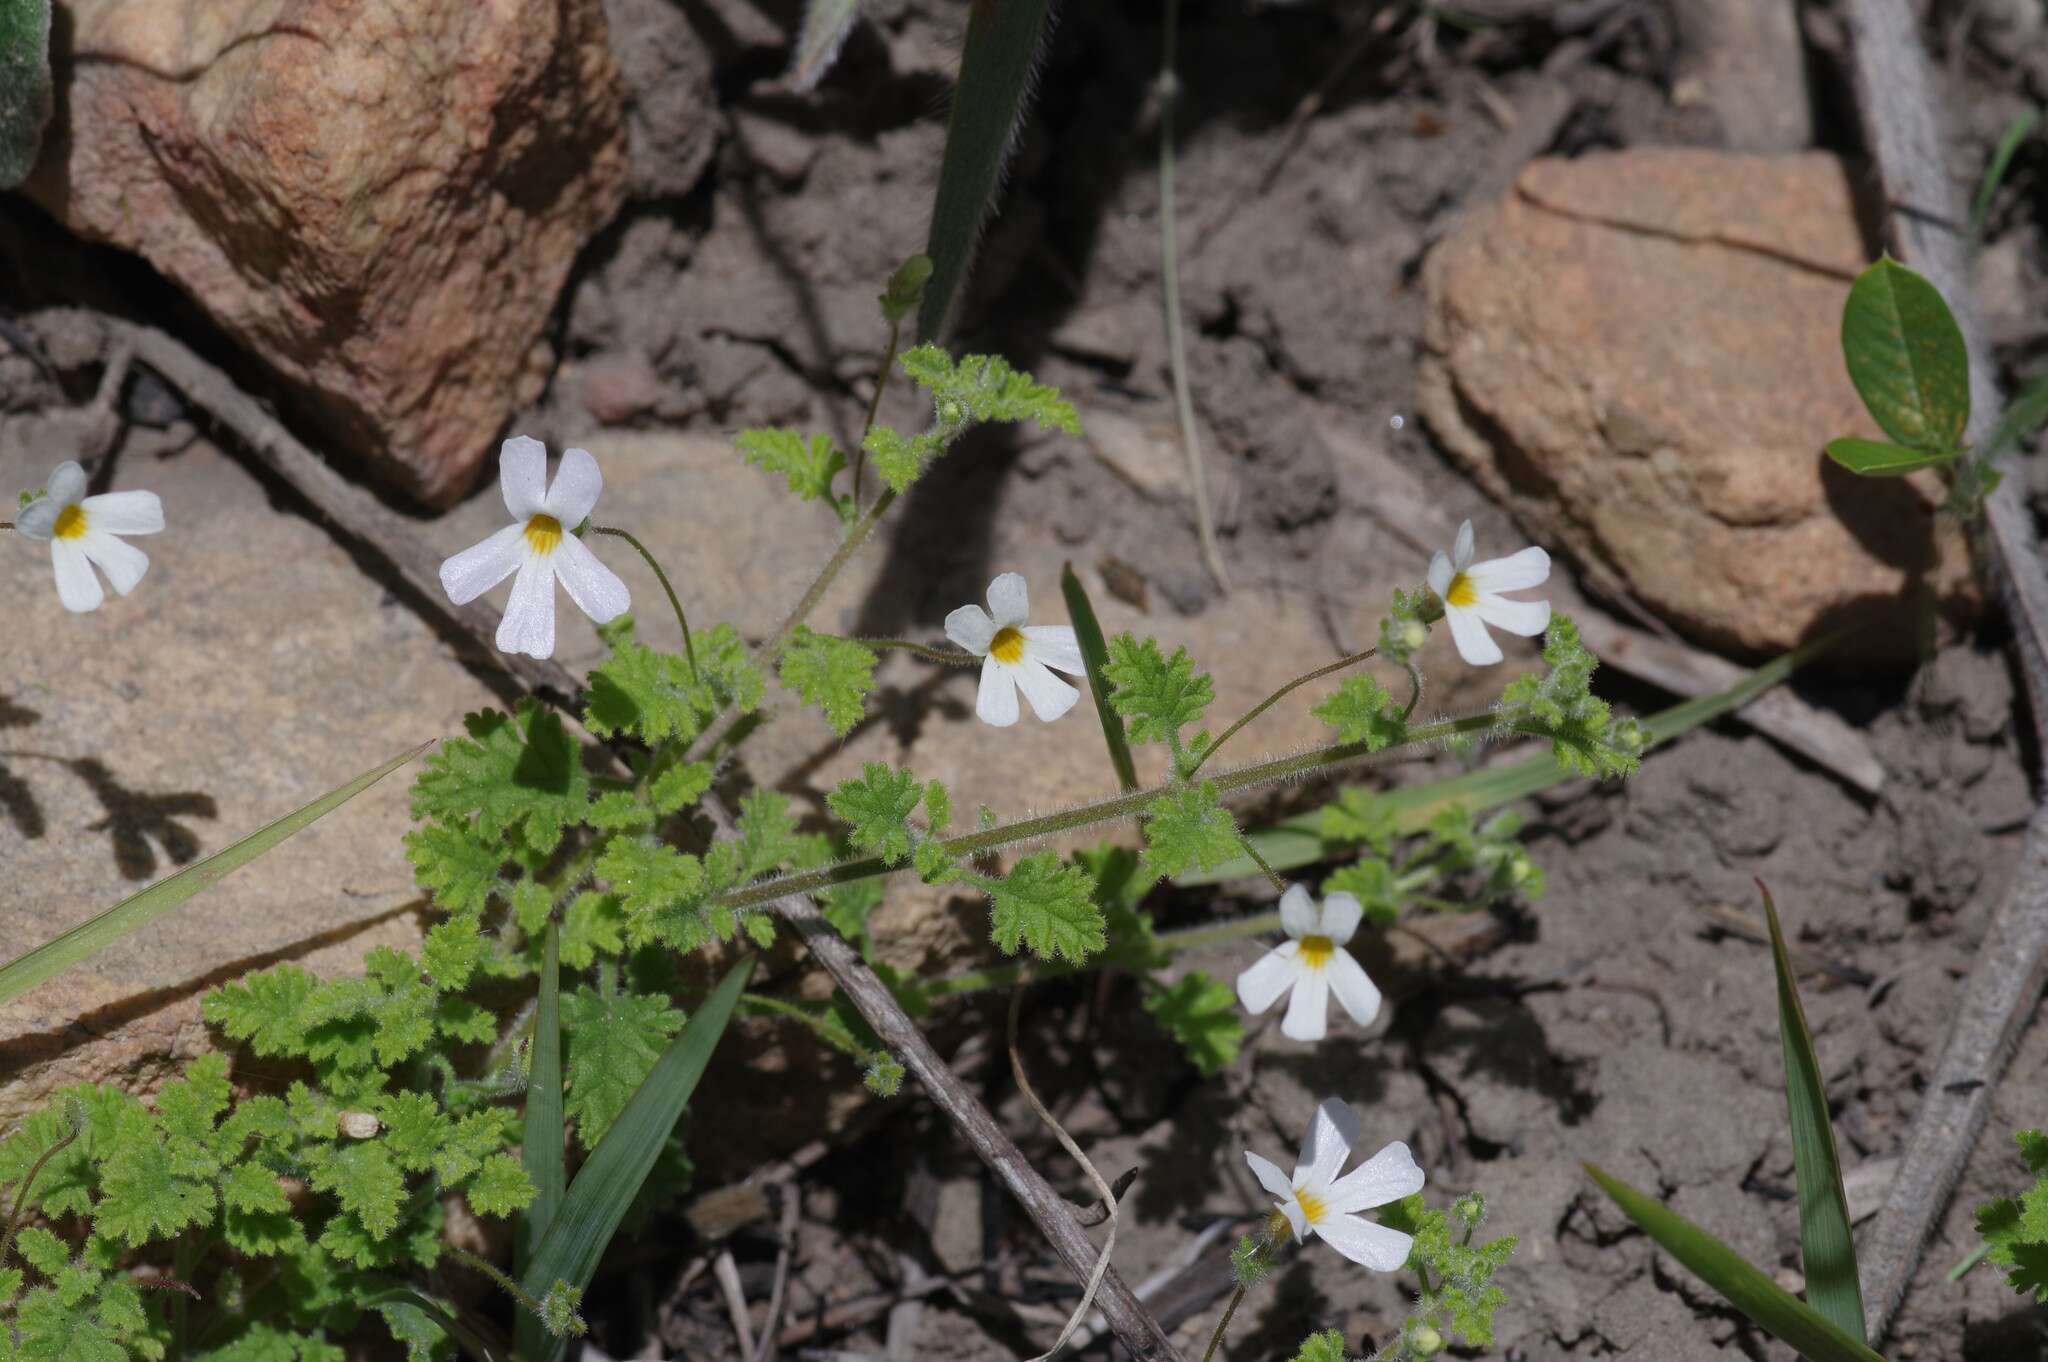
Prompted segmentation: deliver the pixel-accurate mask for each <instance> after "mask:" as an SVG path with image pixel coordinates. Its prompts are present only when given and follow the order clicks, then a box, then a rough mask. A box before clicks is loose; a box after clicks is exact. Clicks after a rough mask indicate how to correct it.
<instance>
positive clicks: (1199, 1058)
mask: <svg viewBox="0 0 2048 1362" xmlns="http://www.w3.org/2000/svg"><path fill="white" fill-rule="evenodd" d="M1145 1010H1146V1011H1147V1012H1149V1013H1151V1014H1152V1020H1153V1021H1155V1022H1158V1023H1159V1025H1160V1026H1161V1027H1163V1028H1165V1030H1166V1033H1167V1034H1168V1035H1170V1036H1172V1037H1173V1038H1174V1039H1175V1040H1176V1041H1179V1042H1180V1046H1181V1048H1182V1049H1183V1050H1185V1051H1187V1056H1188V1059H1189V1060H1190V1061H1191V1062H1192V1063H1193V1064H1194V1066H1195V1068H1196V1069H1197V1070H1199V1071H1200V1072H1201V1074H1202V1076H1203V1077H1204V1078H1208V1077H1211V1076H1213V1075H1215V1074H1218V1073H1221V1072H1222V1071H1223V1070H1224V1069H1226V1068H1228V1067H1229V1066H1230V1062H1231V1061H1232V1060H1234V1059H1236V1058H1237V1055H1238V1051H1239V1050H1241V1049H1242V1048H1243V1047H1244V1017H1243V1014H1242V1012H1241V1011H1240V1010H1239V1008H1238V1004H1237V990H1236V989H1234V988H1232V987H1231V986H1230V985H1229V984H1226V983H1223V982H1222V981H1220V980H1217V979H1212V978H1210V977H1209V976H1208V975H1207V974H1204V973H1203V972H1202V971H1200V970H1190V971H1188V973H1186V974H1184V975H1182V976H1181V977H1180V978H1178V979H1176V980H1174V981H1173V982H1172V983H1171V984H1166V985H1163V986H1161V987H1158V988H1155V989H1153V990H1152V991H1151V992H1149V993H1147V994H1146V995H1145Z"/></svg>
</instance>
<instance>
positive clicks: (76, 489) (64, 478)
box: [43, 459, 85, 508]
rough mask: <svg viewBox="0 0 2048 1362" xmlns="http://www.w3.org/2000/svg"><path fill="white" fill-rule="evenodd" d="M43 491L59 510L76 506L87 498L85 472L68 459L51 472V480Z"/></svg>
mask: <svg viewBox="0 0 2048 1362" xmlns="http://www.w3.org/2000/svg"><path fill="white" fill-rule="evenodd" d="M43 490H44V491H46V492H48V493H49V494H50V500H52V501H54V502H56V503H57V505H58V507H59V508H62V507H65V506H71V505H75V504H77V503H78V502H79V501H82V500H83V499H84V498H85V470H84V469H83V468H80V467H79V466H78V463H77V461H76V460H73V459H66V460H65V461H64V462H63V463H60V464H58V465H57V466H56V467H55V468H53V469H51V470H50V480H49V482H47V483H45V484H44V485H43Z"/></svg>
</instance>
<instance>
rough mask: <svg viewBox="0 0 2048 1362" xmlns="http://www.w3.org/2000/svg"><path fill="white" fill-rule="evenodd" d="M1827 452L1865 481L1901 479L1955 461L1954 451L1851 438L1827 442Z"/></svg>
mask: <svg viewBox="0 0 2048 1362" xmlns="http://www.w3.org/2000/svg"><path fill="white" fill-rule="evenodd" d="M1827 450H1828V457H1829V458H1830V459H1833V460H1834V461H1835V462H1836V463H1838V464H1840V465H1842V467H1844V468H1846V469H1848V470H1849V471H1850V472H1851V473H1856V474H1859V475H1861V476H1863V477H1866V478H1898V477H1904V476H1905V475H1906V474H1908V473H1917V472H1919V471H1920V470H1921V469H1923V468H1938V467H1940V466H1941V465H1942V464H1947V463H1954V462H1955V460H1956V457H1957V454H1956V451H1955V450H1953V449H1939V450H1934V451H1931V452H1930V451H1928V450H1923V449H1908V448H1906V447H1905V446H1904V445H1893V444H1886V443H1885V442H1884V441H1882V440H1860V439H1857V438H1856V437H1855V436H1853V435H1844V436H1842V437H1841V438H1840V439H1837V440H1830V441H1828V444H1827Z"/></svg>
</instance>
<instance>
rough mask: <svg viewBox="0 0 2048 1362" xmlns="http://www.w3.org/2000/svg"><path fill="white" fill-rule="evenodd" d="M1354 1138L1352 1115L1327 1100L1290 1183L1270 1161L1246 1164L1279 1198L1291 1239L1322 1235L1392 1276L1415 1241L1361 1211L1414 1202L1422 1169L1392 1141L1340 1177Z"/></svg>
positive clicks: (1251, 1158) (1249, 1157) (1254, 1159)
mask: <svg viewBox="0 0 2048 1362" xmlns="http://www.w3.org/2000/svg"><path fill="white" fill-rule="evenodd" d="M1358 1135H1359V1121H1358V1113H1357V1112H1355V1111H1353V1110H1352V1109H1351V1108H1350V1107H1349V1106H1347V1105H1345V1104H1344V1103H1342V1102H1340V1101H1338V1100H1337V1099H1336V1098H1334V1097H1332V1098H1330V1099H1329V1100H1328V1101H1326V1102H1324V1103H1323V1104H1322V1105H1321V1106H1320V1107H1317V1108H1316V1117H1315V1122H1314V1124H1313V1125H1311V1126H1310V1127H1309V1132H1308V1139H1307V1140H1306V1141H1304V1142H1303V1144H1302V1146H1301V1162H1299V1163H1297V1164H1295V1165H1294V1176H1293V1178H1291V1179H1290V1178H1287V1177H1284V1176H1282V1175H1281V1172H1280V1169H1279V1167H1278V1166H1277V1165H1276V1164H1274V1163H1273V1161H1272V1160H1270V1159H1263V1158H1260V1157H1259V1156H1258V1155H1257V1154H1254V1153H1252V1152H1251V1151H1250V1150H1249V1149H1247V1150H1246V1151H1245V1155H1244V1158H1245V1162H1246V1163H1249V1164H1250V1165H1251V1166H1252V1173H1253V1174H1254V1175H1255V1176H1256V1177H1257V1178H1258V1180H1259V1185H1260V1186H1262V1187H1264V1188H1265V1189H1266V1190H1267V1191H1269V1192H1271V1193H1272V1194H1273V1195H1274V1196H1276V1197H1279V1198H1280V1203H1279V1206H1280V1213H1281V1214H1282V1215H1284V1216H1286V1217H1287V1223H1288V1224H1289V1225H1290V1226H1292V1227H1293V1229H1294V1237H1295V1238H1296V1239H1298V1240H1300V1239H1306V1238H1308V1236H1309V1235H1310V1234H1311V1233H1314V1234H1317V1235H1320V1236H1321V1237H1322V1239H1323V1241H1324V1242H1325V1243H1327V1244H1329V1246H1330V1247H1331V1248H1333V1249H1335V1250H1337V1252H1339V1253H1341V1254H1343V1255H1344V1256H1345V1257H1346V1258H1349V1259H1350V1260H1351V1261H1352V1262H1354V1263H1358V1264H1360V1265H1362V1266H1364V1267H1369V1268H1371V1269H1372V1270H1373V1271H1375V1272H1394V1271H1397V1270H1399V1268H1400V1267H1401V1265H1402V1264H1403V1263H1405V1262H1407V1261H1408V1250H1409V1249H1410V1248H1411V1247H1413V1246H1414V1243H1415V1237H1414V1236H1413V1235H1408V1234H1403V1233H1402V1232H1401V1231H1399V1230H1395V1229H1389V1228H1388V1227H1386V1226H1385V1225H1381V1224H1378V1223H1376V1222H1374V1221H1371V1220H1367V1219H1366V1218H1365V1217H1364V1216H1362V1215H1360V1214H1359V1212H1360V1211H1369V1210H1372V1209H1373V1208H1374V1207H1376V1206H1385V1205H1388V1204H1389V1203H1391V1202H1395V1201H1399V1200H1400V1199H1401V1198H1402V1197H1407V1196H1414V1195H1415V1194H1416V1193H1417V1192H1419V1191H1421V1190H1422V1182H1423V1177H1422V1170H1421V1169H1420V1168H1418V1167H1416V1166H1415V1156H1414V1155H1412V1154H1410V1153H1409V1152H1408V1146H1407V1145H1405V1144H1403V1143H1401V1142H1400V1141H1399V1140H1396V1141H1394V1142H1393V1143H1392V1144H1390V1145H1388V1146H1387V1147H1386V1148H1384V1149H1382V1150H1381V1151H1380V1152H1379V1153H1377V1154H1375V1155H1373V1156H1372V1157H1371V1158H1369V1159H1367V1160H1366V1161H1365V1162H1364V1163H1361V1164H1360V1165H1358V1167H1356V1168H1354V1169H1352V1170H1351V1171H1350V1172H1349V1173H1346V1174H1345V1175H1344V1176H1343V1177H1341V1178H1340V1177H1338V1176H1337V1170H1338V1169H1340V1168H1342V1167H1343V1166H1344V1161H1345V1160H1346V1159H1348V1158H1350V1157H1351V1149H1352V1146H1354V1145H1356V1144H1357V1143H1358ZM1276 1228H1277V1227H1276Z"/></svg>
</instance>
